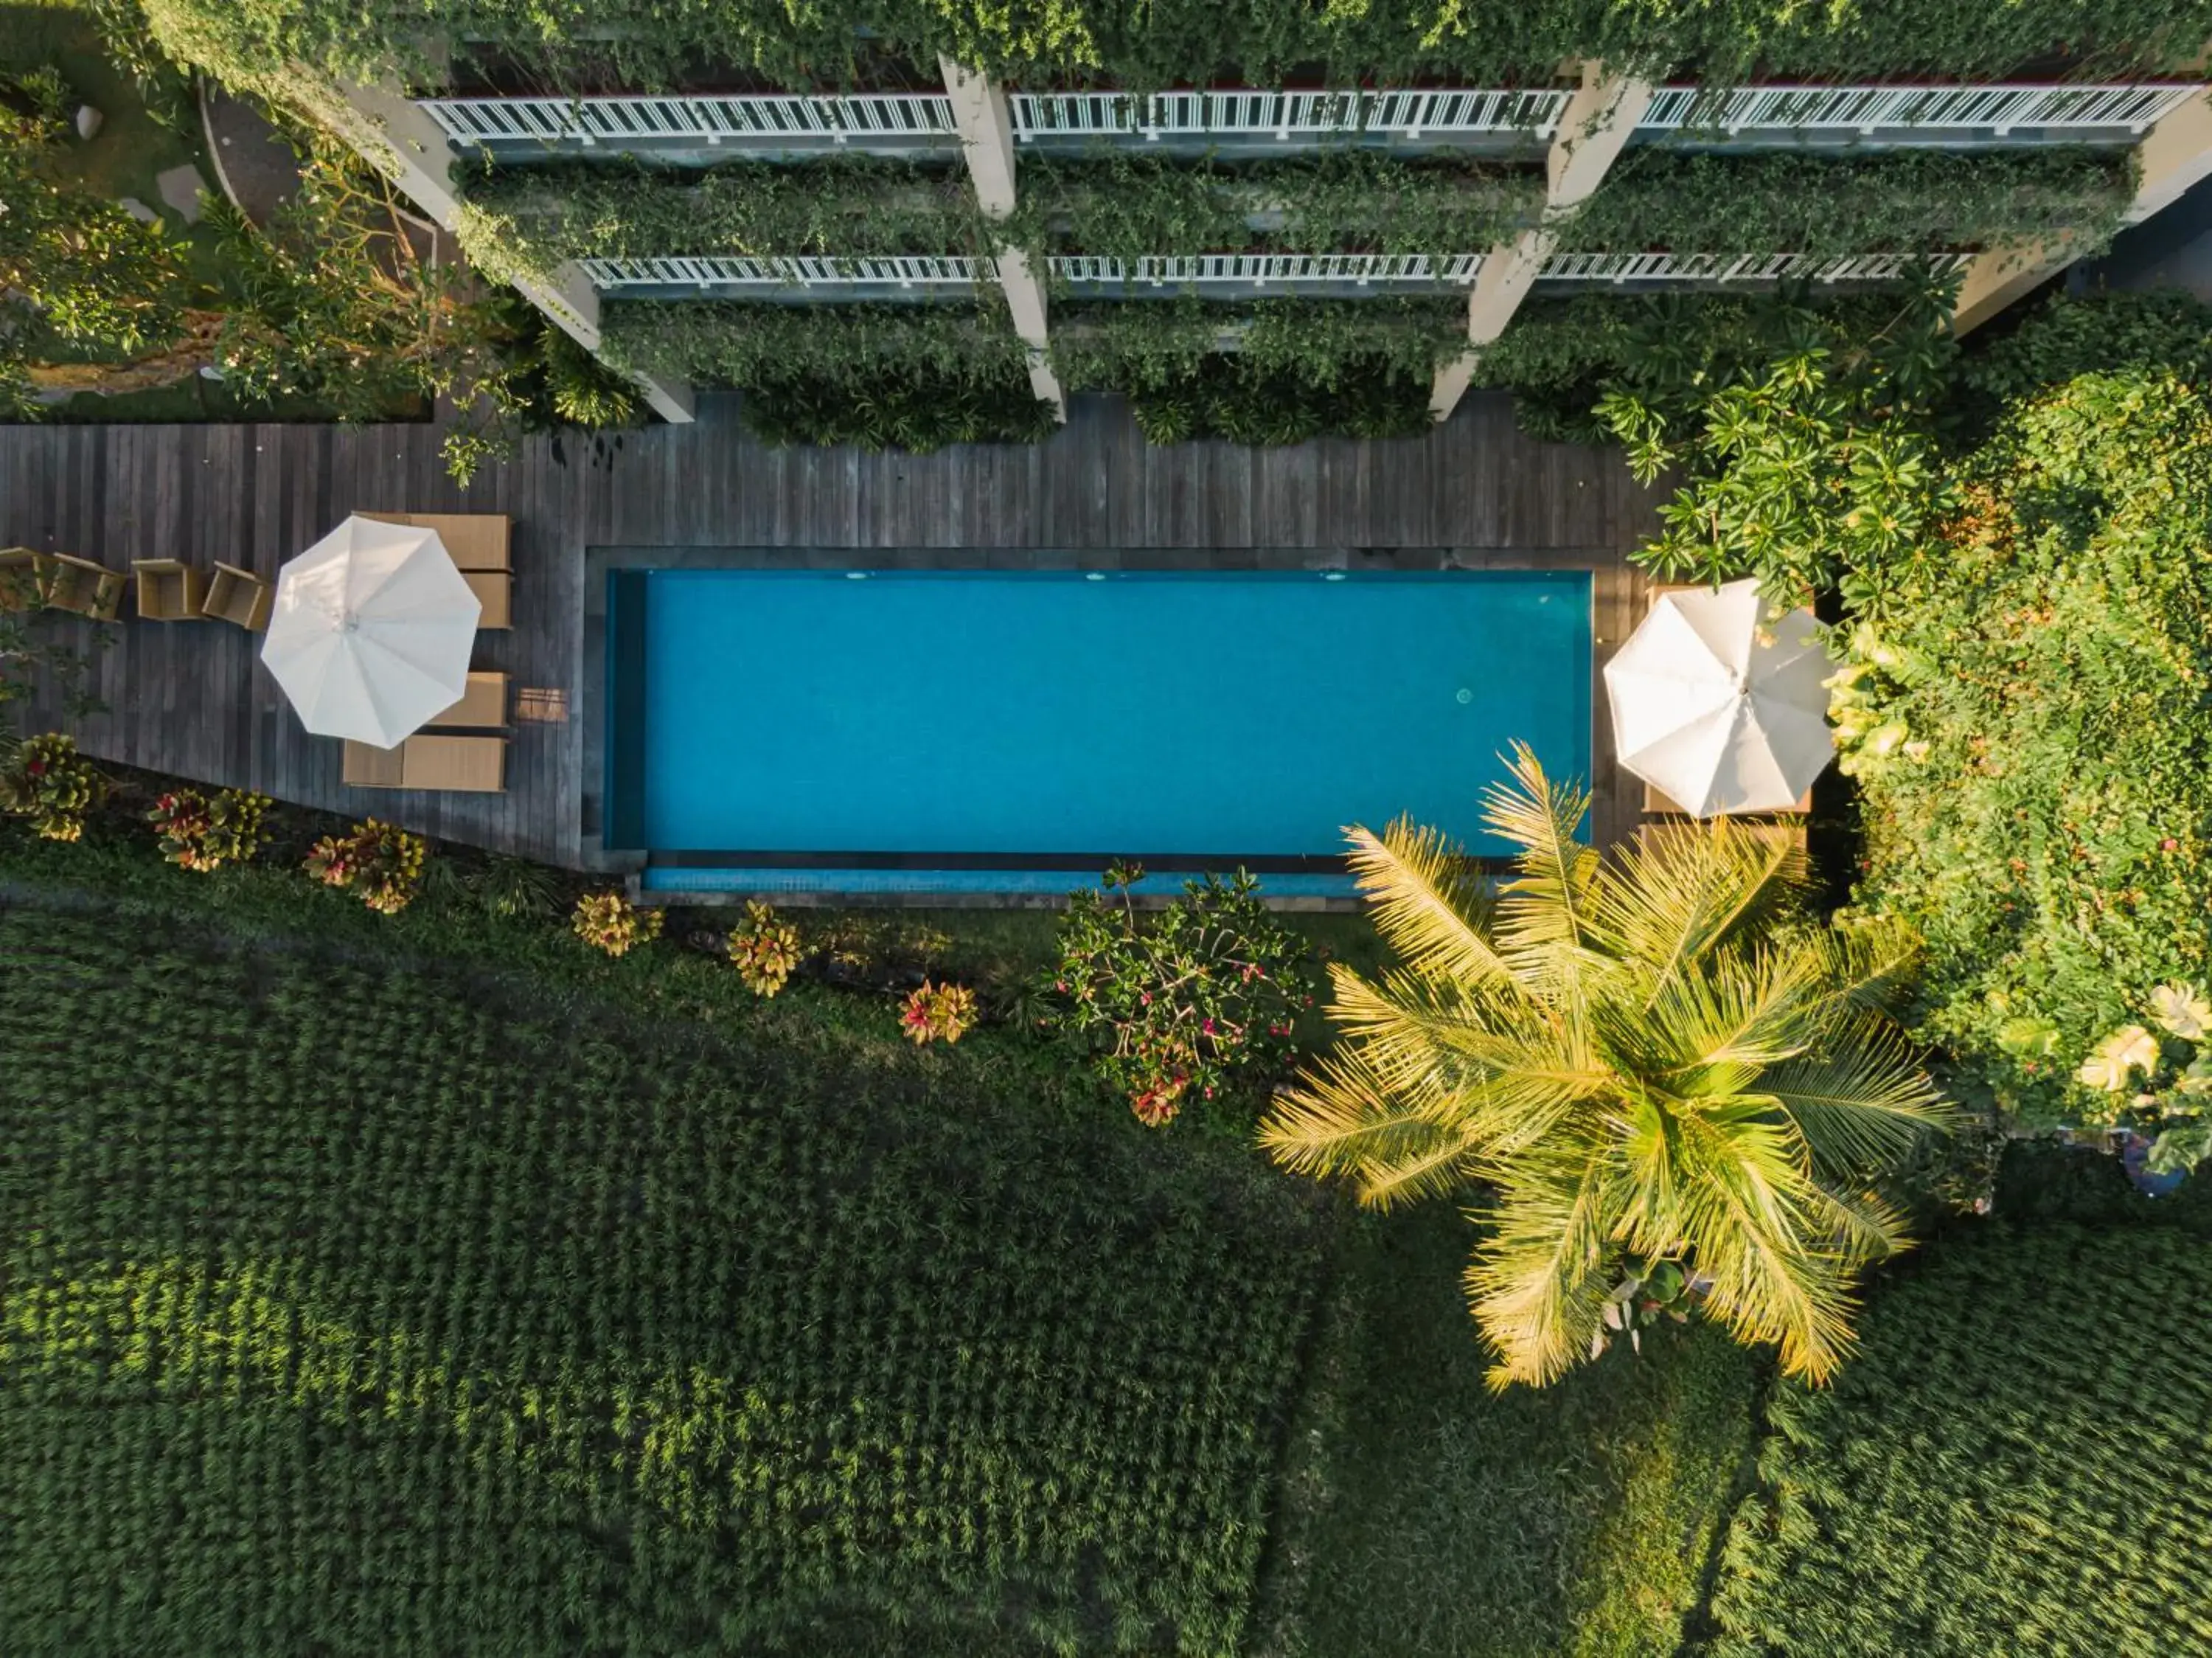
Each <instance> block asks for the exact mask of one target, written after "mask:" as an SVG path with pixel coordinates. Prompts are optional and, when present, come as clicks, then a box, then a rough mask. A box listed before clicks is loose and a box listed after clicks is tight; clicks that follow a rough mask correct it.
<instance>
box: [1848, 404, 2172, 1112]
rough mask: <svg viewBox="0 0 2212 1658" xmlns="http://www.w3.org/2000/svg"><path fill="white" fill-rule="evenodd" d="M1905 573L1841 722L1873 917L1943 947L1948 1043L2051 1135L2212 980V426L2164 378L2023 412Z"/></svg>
mask: <svg viewBox="0 0 2212 1658" xmlns="http://www.w3.org/2000/svg"><path fill="white" fill-rule="evenodd" d="M1956 481H1957V485H1958V487H1959V493H1960V509H1959V511H1958V512H1957V514H1956V515H1955V517H1954V520H1953V521H1952V523H1951V525H1950V527H1949V528H1948V531H1947V532H1946V533H1944V535H1943V536H1942V539H1941V540H1940V541H1938V542H1937V543H1936V545H1935V546H1932V547H1930V548H1929V552H1928V553H1927V555H1926V556H1925V557H1923V558H1919V559H1917V560H1916V561H1914V562H1912V563H1911V564H1910V565H1909V566H1907V567H1906V568H1904V569H1901V570H1896V571H1894V572H1889V573H1888V579H1889V581H1890V584H1891V587H1892V589H1893V591H1892V594H1891V598H1892V602H1891V603H1890V604H1889V605H1888V607H1887V616H1886V619H1884V620H1883V621H1882V623H1881V625H1880V626H1879V627H1878V628H1877V627H1874V626H1872V625H1868V626H1865V627H1863V628H1862V629H1861V630H1860V631H1859V632H1858V634H1857V637H1854V638H1853V640H1852V642H1851V644H1852V652H1851V654H1852V661H1851V665H1850V668H1849V669H1848V670H1847V672H1848V674H1849V675H1850V699H1849V703H1848V704H1847V705H1846V706H1845V707H1844V710H1843V712H1842V713H1841V715H1840V716H1839V717H1840V719H1841V722H1842V727H1843V732H1844V752H1845V759H1844V764H1845V765H1846V766H1847V767H1848V768H1850V769H1851V770H1853V771H1856V773H1857V776H1858V778H1859V782H1860V786H1861V789H1862V792H1863V804H1864V818H1865V824H1866V849H1865V858H1866V865H1865V875H1864V878H1863V881H1862V882H1861V885H1860V888H1859V894H1858V899H1859V902H1860V903H1861V904H1863V905H1865V906H1866V907H1868V908H1869V909H1873V910H1877V911H1884V912H1887V913H1889V914H1893V915H1897V916H1899V917H1903V918H1905V920H1907V921H1909V922H1910V923H1911V924H1912V925H1913V926H1915V927H1916V928H1917V929H1918V930H1919V931H1920V933H1921V935H1922V936H1923V937H1924V938H1925V939H1926V941H1927V951H1928V954H1927V962H1926V968H1925V972H1924V974H1923V981H1922V988H1921V991H1920V1003H1919V1013H1918V1022H1919V1026H1920V1030H1921V1033H1922V1034H1923V1036H1925V1037H1926V1038H1927V1039H1929V1040H1930V1041H1932V1042H1934V1043H1936V1045H1939V1046H1941V1047H1942V1049H1944V1050H1945V1051H1947V1052H1948V1055H1949V1056H1950V1058H1952V1060H1953V1061H1954V1062H1955V1065H1956V1072H1957V1075H1956V1086H1957V1087H1958V1088H1960V1089H1962V1090H1965V1091H1967V1092H1970V1093H1972V1094H1980V1095H1984V1096H1985V1097H1986V1098H1988V1099H1990V1100H1992V1101H1993V1102H1994V1103H1995V1104H1996V1105H1998V1106H2002V1107H2003V1108H2005V1109H2007V1110H2008V1111H2010V1112H2015V1113H2018V1114H2019V1115H2020V1116H2021V1117H2022V1118H2024V1119H2027V1120H2028V1121H2030V1122H2038V1121H2042V1122H2048V1121H2052V1120H2060V1121H2063V1120H2066V1119H2069V1118H2070V1117H2072V1116H2073V1115H2075V1112H2076V1110H2077V1109H2078V1108H2079V1107H2080V1106H2081V1105H2082V1104H2083V1103H2085V1102H2084V1100H2081V1098H2078V1097H2077V1095H2076V1089H2077V1088H2078V1085H2077V1084H2075V1082H2074V1081H2073V1076H2074V1073H2075V1070H2076V1068H2077V1067H2079V1066H2080V1064H2081V1062H2082V1060H2083V1059H2084V1058H2086V1057H2087V1054H2088V1052H2089V1050H2090V1048H2091V1046H2092V1045H2093V1044H2094V1043H2095V1042H2096V1040H2097V1039H2099V1038H2100V1037H2101V1036H2103V1035H2104V1034H2105V1033H2106V1032H2107V1031H2109V1030H2111V1029H2112V1028H2113V1027H2116V1026H2118V1025H2121V1024H2124V1023H2126V1022H2127V1021H2129V1020H2130V1019H2132V1018H2134V1017H2136V1014H2137V1010H2138V1009H2140V1008H2141V1007H2142V1004H2143V1003H2144V1002H2145V1000H2146V999H2147V998H2148V996H2149V993H2150V991H2152V989H2153V988H2154V986H2156V985H2158V984H2161V983H2164V982H2166V981H2170V980H2179V981H2181V982H2184V983H2188V984H2197V983H2201V982H2203V980H2204V978H2205V977H2206V974H2207V972H2208V969H2209V968H2212V817H2208V814H2207V802H2212V723H2208V722H2207V720H2206V717H2205V705H2206V696H2207V687H2208V686H2212V562H2208V560H2207V559H2206V557H2205V548H2206V547H2207V546H2212V407H2208V406H2207V403H2206V399H2205V394H2204V388H2203V387H2192V386H2189V385H2185V384H2184V383H2183V382H2180V381H2175V380H2172V379H2170V378H2162V377H2160V376H2158V375H2150V374H2144V373H2140V372H2138V373H2133V374H2127V375H2088V376H2085V377H2083V378H2081V379H2079V380H2076V381H2072V382H2070V383H2069V384H2068V385H2066V386H2065V387H2061V388H2059V389H2058V390H2057V392H2055V393H2052V394H2051V395H2049V396H2048V397H2045V398H2044V399H2039V400H2035V401H2031V402H2029V403H2027V404H2026V405H2016V406H2015V409H2014V410H2013V411H2012V412H2011V413H2010V414H2009V415H2008V418H2007V420H2006V421H2005V423H2004V424H2002V426H2001V427H2000V429H1999V430H1998V432H1997V435H1996V437H1995V438H1994V439H1993V440H1992V441H1991V442H1990V443H1989V444H1988V445H1987V446H1986V447H1985V448H1983V449H1982V450H1980V451H1978V452H1977V453H1976V454H1974V455H1973V456H1972V457H1971V458H1969V459H1968V460H1966V461H1965V462H1964V463H1962V464H1961V465H1960V466H1959V467H1958V469H1957V473H1956Z"/></svg>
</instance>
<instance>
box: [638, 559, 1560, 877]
mask: <svg viewBox="0 0 2212 1658" xmlns="http://www.w3.org/2000/svg"><path fill="white" fill-rule="evenodd" d="M607 637H608V643H609V649H608V652H607V661H608V664H609V667H608V681H609V686H608V691H609V697H608V709H609V716H608V725H607V732H606V738H607V741H606V749H607V754H608V777H607V802H608V809H607V813H606V840H607V844H608V845H609V846H610V847H611V848H616V849H623V850H638V849H643V850H647V851H648V852H649V853H651V854H652V855H653V856H652V868H651V869H650V870H649V872H648V877H647V884H648V886H652V887H659V888H662V889H667V890H673V889H681V888H685V887H741V888H753V887H800V888H804V887H812V888H815V889H817V890H819V889H823V888H827V889H829V890H854V889H860V890H878V891H889V890H924V891H937V890H946V891H951V890H963V889H964V890H976V889H979V888H989V889H994V890H996V889H1018V888H1022V887H1039V888H1041V889H1043V890H1061V889H1064V888H1065V887H1067V886H1069V885H1071V884H1073V883H1072V882H1071V881H1069V880H1068V879H1067V872H1068V871H1070V870H1073V871H1075V872H1078V873H1079V874H1081V873H1083V872H1088V873H1089V874H1091V875H1096V873H1097V869H1099V868H1100V867H1102V866H1103V860H1105V859H1106V858H1109V857H1120V858H1123V859H1127V860H1139V861H1143V862H1145V863H1147V864H1149V865H1150V866H1152V868H1154V869H1162V870H1176V869H1195V868H1206V867H1213V868H1221V869H1228V868H1232V867H1234V866H1235V865H1237V863H1244V864H1247V865H1248V866H1249V867H1251V868H1252V869H1255V872H1260V873H1261V874H1262V875H1263V877H1265V881H1264V884H1265V886H1266V887H1267V889H1268V890H1271V891H1276V892H1285V891H1295V890H1301V889H1303V890H1310V891H1335V890H1341V889H1343V879H1342V876H1341V875H1340V873H1339V871H1338V865H1337V864H1336V862H1335V859H1336V856H1337V855H1338V854H1340V852H1341V850H1342V849H1343V835H1342V829H1343V826H1345V825H1346V824H1348V823H1353V822H1358V823H1365V824H1369V825H1371V826H1380V825H1381V824H1383V823H1384V822H1385V821H1387V820H1389V819H1390V818H1392V817H1395V816H1396V815H1398V814H1401V813H1411V814H1413V816H1414V817H1415V818H1417V819H1419V820H1421V821H1423V822H1425V823H1432V824H1436V825H1438V826H1442V827H1443V828H1444V829H1446V830H1447V831H1449V832H1451V833H1452V834H1454V835H1455V836H1457V837H1459V838H1462V840H1464V841H1465V842H1466V843H1467V845H1468V850H1470V851H1473V852H1477V853H1483V852H1493V851H1497V850H1500V849H1499V848H1498V847H1496V846H1494V845H1492V844H1491V843H1489V841H1488V840H1487V839H1486V838H1485V836H1484V835H1483V833H1482V832H1481V826H1480V798H1481V795H1482V791H1483V789H1484V788H1485V787H1486V785H1487V784H1488V783H1491V782H1492V781H1494V780H1495V779H1496V778H1497V777H1498V776H1499V774H1500V770H1501V768H1500V765H1499V762H1498V754H1499V752H1500V751H1501V750H1503V749H1504V748H1505V747H1507V745H1508V744H1510V743H1511V742H1512V741H1516V740H1518V741H1524V742H1527V743H1528V744H1530V745H1531V746H1532V747H1534V749H1535V750H1536V752H1537V753H1538V754H1539V755H1540V756H1541V758H1542V759H1543V761H1544V764H1545V765H1546V766H1547V768H1548V769H1550V770H1552V771H1553V772H1554V773H1555V774H1556V775H1560V776H1569V777H1587V776H1588V775H1589V759H1590V578H1589V576H1588V575H1587V574H1586V573H1580V572H1565V573H1553V572H1517V571H1516V572H1497V573H1492V572H1482V573H1476V572H1446V573H1423V574H1372V575H1370V574H1347V573H1343V572H1333V573H1328V574H1323V573H1321V572H1305V573H1298V574H1261V573H1256V572H1224V573H1193V574H1182V573H1176V574H1158V575H1155V574H1108V575H1103V576H1102V575H1097V574H1084V573H1076V572H1069V573H1065V574H1061V573H1030V572H1020V573H1008V572H1000V571H975V572H934V573H908V572H896V571H883V570H875V571H868V572H866V573H861V572H852V573H848V572H842V571H832V572H826V573H823V572H811V571H810V572H797V571H782V570H775V571H766V570H618V571H615V572H613V573H611V576H610V578H609V595H608V633H607Z"/></svg>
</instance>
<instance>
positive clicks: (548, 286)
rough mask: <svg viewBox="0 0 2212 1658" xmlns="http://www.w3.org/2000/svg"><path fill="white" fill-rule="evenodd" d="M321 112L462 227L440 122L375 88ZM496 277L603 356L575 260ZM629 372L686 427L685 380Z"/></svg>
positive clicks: (341, 92)
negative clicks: (541, 273) (545, 271)
mask: <svg viewBox="0 0 2212 1658" xmlns="http://www.w3.org/2000/svg"><path fill="white" fill-rule="evenodd" d="M322 113H323V114H324V115H325V120H326V123H327V125H330V127H331V129H332V130H333V131H336V132H337V135H338V136H339V137H342V138H343V139H344V140H345V141H346V143H349V144H350V145H351V146H352V147H353V148H354V149H355V150H356V152H357V153H358V154H359V155H361V157H362V159H363V160H364V161H366V162H368V163H369V165H370V166H372V167H374V168H376V169H377V170H378V171H379V172H380V173H382V174H384V175H385V176H386V178H388V179H390V180H392V183H394V184H395V185H397V186H399V188H400V189H401V190H402V191H403V192H405V194H406V195H407V196H408V197H409V198H410V199H411V200H412V201H413V202H414V203H415V204H416V206H417V207H419V208H421V209H422V210H423V211H424V212H425V213H427V214H428V215H429V216H431V217H432V218H433V219H435V220H436V221H437V222H438V224H439V225H440V226H441V228H442V229H445V230H446V231H447V233H448V234H451V233H452V232H453V230H454V229H455V227H456V226H458V225H459V222H460V219H461V201H460V198H459V195H458V194H457V193H456V192H455V191H454V189H453V168H454V164H455V162H456V161H457V160H458V157H456V155H454V153H453V146H452V144H450V143H447V139H446V135H445V133H444V132H443V131H441V130H440V128H439V126H438V124H437V123H436V122H435V121H433V120H432V119H430V118H429V117H428V115H426V114H424V113H422V110H421V109H420V108H419V107H417V106H416V104H415V103H414V101H412V100H411V99H408V98H405V97H402V96H400V95H399V94H397V93H392V92H386V91H385V90H383V89H381V88H376V87H366V86H349V85H340V86H338V87H337V88H335V94H334V96H333V97H332V98H331V101H330V103H329V106H328V107H326V108H325V110H324V111H323V112H322ZM489 274H492V275H497V276H501V277H504V278H505V279H507V280H508V281H511V282H512V283H513V284H514V286H515V288H516V289H517V290H519V291H520V293H521V295H522V296H523V297H524V298H525V299H527V300H528V301H529V302H531V303H532V305H535V306H536V307H537V308H538V309H539V310H540V311H542V312H544V314H545V316H546V318H547V320H550V322H552V323H553V324H554V326H556V327H558V328H559V329H560V330H561V331H562V332H564V333H566V334H567V335H568V337H569V338H571V339H573V340H574V341H575V342H576V343H577V344H579V345H580V346H582V347H583V348H584V349H585V350H587V351H589V352H591V353H592V356H594V357H597V356H598V355H599V294H598V291H597V290H594V289H593V288H592V284H591V283H590V281H589V280H587V279H586V277H585V275H584V273H583V272H582V271H580V270H579V269H578V268H577V267H576V266H575V265H574V264H573V263H570V264H567V265H562V267H561V268H560V269H559V270H557V271H555V272H554V273H553V277H552V278H551V280H550V281H547V280H544V279H541V278H540V277H537V276H535V275H532V274H526V273H523V272H519V271H493V272H489ZM624 372H625V373H629V371H628V370H625V371H624ZM629 377H630V378H631V379H632V380H634V381H635V382H636V383H637V386H638V388H639V390H641V392H643V393H645V400H646V401H647V403H648V404H649V405H652V408H653V412H654V413H655V414H658V415H659V417H660V418H662V419H663V420H668V421H674V422H676V423H678V424H683V423H685V422H689V421H690V420H691V419H693V418H695V415H694V412H693V406H692V398H691V388H690V387H689V386H688V385H685V384H684V382H683V381H666V380H661V379H659V378H657V377H655V376H653V375H639V374H634V373H632V374H630V375H629Z"/></svg>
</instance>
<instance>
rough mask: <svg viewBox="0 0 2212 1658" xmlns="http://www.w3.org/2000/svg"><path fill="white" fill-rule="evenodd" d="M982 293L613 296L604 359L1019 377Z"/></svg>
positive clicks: (754, 369)
mask: <svg viewBox="0 0 2212 1658" xmlns="http://www.w3.org/2000/svg"><path fill="white" fill-rule="evenodd" d="M988 297H990V296H987V298H986V301H985V302H978V303H975V304H972V305H971V304H946V305H934V304H927V303H921V304H912V305H897V304H883V305H830V306H815V305H774V304H754V303H748V302H734V301H709V300H610V301H609V302H607V305H606V308H605V312H604V314H603V316H602V320H601V325H600V326H601V331H602V335H603V338H604V342H605V354H606V357H607V359H608V361H610V362H611V363H614V364H616V365H617V367H620V368H625V369H634V370H637V371H641V372H645V373H651V374H657V375H668V376H670V377H671V378H673V379H679V380H690V381H696V382H697V383H699V384H702V385H709V386H740V387H743V386H757V385H762V384H765V383H768V382H769V381H777V382H781V381H791V380H794V379H803V380H810V381H816V382H818V383H821V384H823V385H834V386H846V387H864V388H865V387H877V386H881V385H883V384H884V383H885V381H887V380H889V379H890V378H894V377H903V378H906V379H909V380H915V381H925V380H930V381H945V380H954V381H960V382H962V383H964V384H969V385H977V386H982V385H996V386H1005V385H1007V384H1009V383H1012V382H1014V381H1024V380H1025V376H1026V373H1027V365H1028V362H1029V357H1028V352H1027V350H1026V348H1025V347H1024V345H1023V344H1022V342H1021V338H1020V337H1019V336H1018V335H1017V334H1016V333H1015V332H1013V329H1012V326H1009V324H1008V322H1007V320H1006V314H1005V311H1004V308H1003V306H997V307H994V306H993V305H991V304H990V303H988V302H987V299H988Z"/></svg>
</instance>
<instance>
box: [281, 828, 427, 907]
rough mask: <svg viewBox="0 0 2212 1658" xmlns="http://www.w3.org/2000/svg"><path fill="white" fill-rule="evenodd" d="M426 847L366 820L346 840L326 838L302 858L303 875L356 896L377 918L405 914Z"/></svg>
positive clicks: (400, 831) (343, 837)
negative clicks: (304, 865)
mask: <svg viewBox="0 0 2212 1658" xmlns="http://www.w3.org/2000/svg"><path fill="white" fill-rule="evenodd" d="M428 856H430V845H429V843H428V841H426V840H424V839H423V838H422V836H420V835H411V834H410V833H408V832H407V831H405V830H404V829H400V828H396V827H394V826H392V825H391V824H388V823H380V822H379V821H377V820H376V819H374V818H369V819H368V820H365V821H363V822H362V823H360V824H357V825H356V826H355V828H354V832H353V833H351V834H349V835H325V836H324V837H323V838H321V839H320V840H319V841H317V842H316V843H315V849H314V850H313V851H312V852H310V853H308V854H307V873H308V874H309V875H313V876H314V878H315V879H316V880H318V881H321V882H322V883H323V885H324V886H325V887H343V888H344V889H346V890H347V891H349V892H353V893H358V894H359V895H360V898H361V901H362V903H363V904H366V905H368V907H369V908H370V909H372V910H374V911H376V912H377V913H378V914H379V915H387V916H388V915H397V914H398V913H399V911H402V910H404V909H405V908H406V907H407V905H408V904H409V902H410V900H411V899H413V898H414V896H415V894H416V890H417V889H418V888H420V887H421V886H422V865H423V863H424V862H425V861H426V860H427V859H428Z"/></svg>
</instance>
